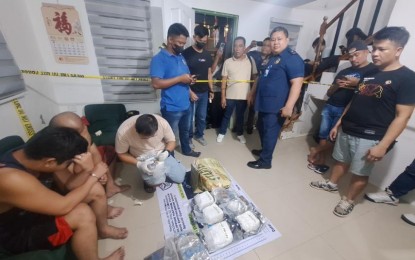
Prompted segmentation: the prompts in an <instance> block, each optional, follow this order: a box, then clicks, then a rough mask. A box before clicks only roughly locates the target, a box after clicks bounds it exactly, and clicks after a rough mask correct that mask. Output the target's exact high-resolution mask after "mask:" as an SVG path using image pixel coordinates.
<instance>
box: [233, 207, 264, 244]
mask: <svg viewBox="0 0 415 260" xmlns="http://www.w3.org/2000/svg"><path fill="white" fill-rule="evenodd" d="M235 222H236V223H237V226H238V228H239V229H240V230H241V232H242V236H243V238H246V237H249V236H252V235H256V234H258V232H260V231H261V230H262V228H263V226H264V223H265V217H264V216H263V215H262V214H261V213H260V212H259V211H258V210H257V209H256V208H255V207H254V205H252V204H251V205H250V206H249V210H248V211H246V212H245V213H243V214H241V215H239V216H236V217H235Z"/></svg>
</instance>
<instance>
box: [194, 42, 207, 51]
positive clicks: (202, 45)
mask: <svg viewBox="0 0 415 260" xmlns="http://www.w3.org/2000/svg"><path fill="white" fill-rule="evenodd" d="M205 46H206V43H204V42H196V48H198V49H199V50H201V49H203V48H204V47H205Z"/></svg>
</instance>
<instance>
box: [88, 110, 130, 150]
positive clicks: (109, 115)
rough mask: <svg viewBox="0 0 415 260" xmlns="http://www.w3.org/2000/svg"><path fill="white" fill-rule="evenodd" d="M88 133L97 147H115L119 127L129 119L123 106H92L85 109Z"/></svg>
mask: <svg viewBox="0 0 415 260" xmlns="http://www.w3.org/2000/svg"><path fill="white" fill-rule="evenodd" d="M84 112H85V117H86V119H87V120H88V123H89V126H88V131H89V133H90V134H91V137H92V141H93V142H94V143H95V145H97V146H100V145H114V144H115V135H116V133H117V130H118V127H119V126H120V125H121V123H122V122H123V121H124V120H125V119H126V118H127V111H126V109H125V106H124V105H123V104H92V105H86V106H85V107H84Z"/></svg>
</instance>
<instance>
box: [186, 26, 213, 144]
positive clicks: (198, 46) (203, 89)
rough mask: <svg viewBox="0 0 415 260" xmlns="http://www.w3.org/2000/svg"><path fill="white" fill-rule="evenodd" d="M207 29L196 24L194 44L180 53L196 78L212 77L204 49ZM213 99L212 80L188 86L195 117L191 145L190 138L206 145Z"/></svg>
mask: <svg viewBox="0 0 415 260" xmlns="http://www.w3.org/2000/svg"><path fill="white" fill-rule="evenodd" d="M208 36H209V31H208V29H207V28H206V27H204V26H202V25H198V26H196V27H195V29H194V35H193V40H194V44H193V45H192V46H190V47H188V48H187V49H185V50H184V51H183V53H182V55H183V57H184V58H185V59H186V63H187V66H188V67H189V70H190V74H192V75H196V77H197V80H207V79H208V78H212V77H211V76H212V69H211V67H212V64H213V61H212V56H211V55H210V53H209V52H208V51H207V50H205V49H204V48H205V45H206V43H207V38H208ZM212 99H213V82H196V83H195V84H193V85H191V86H190V101H191V103H190V111H191V115H192V119H193V117H194V118H195V125H196V129H195V131H194V133H193V120H191V123H190V131H189V133H190V134H189V143H190V144H191V145H192V138H193V134H194V139H195V140H196V141H198V142H199V143H200V144H202V145H207V142H206V140H205V138H204V137H203V135H204V130H205V128H206V114H207V107H208V102H209V100H212Z"/></svg>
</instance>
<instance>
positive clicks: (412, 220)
mask: <svg viewBox="0 0 415 260" xmlns="http://www.w3.org/2000/svg"><path fill="white" fill-rule="evenodd" d="M401 218H402V219H403V220H404V221H405V222H406V223H408V224H410V225H412V226H415V214H410V213H407V214H402V216H401Z"/></svg>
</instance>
